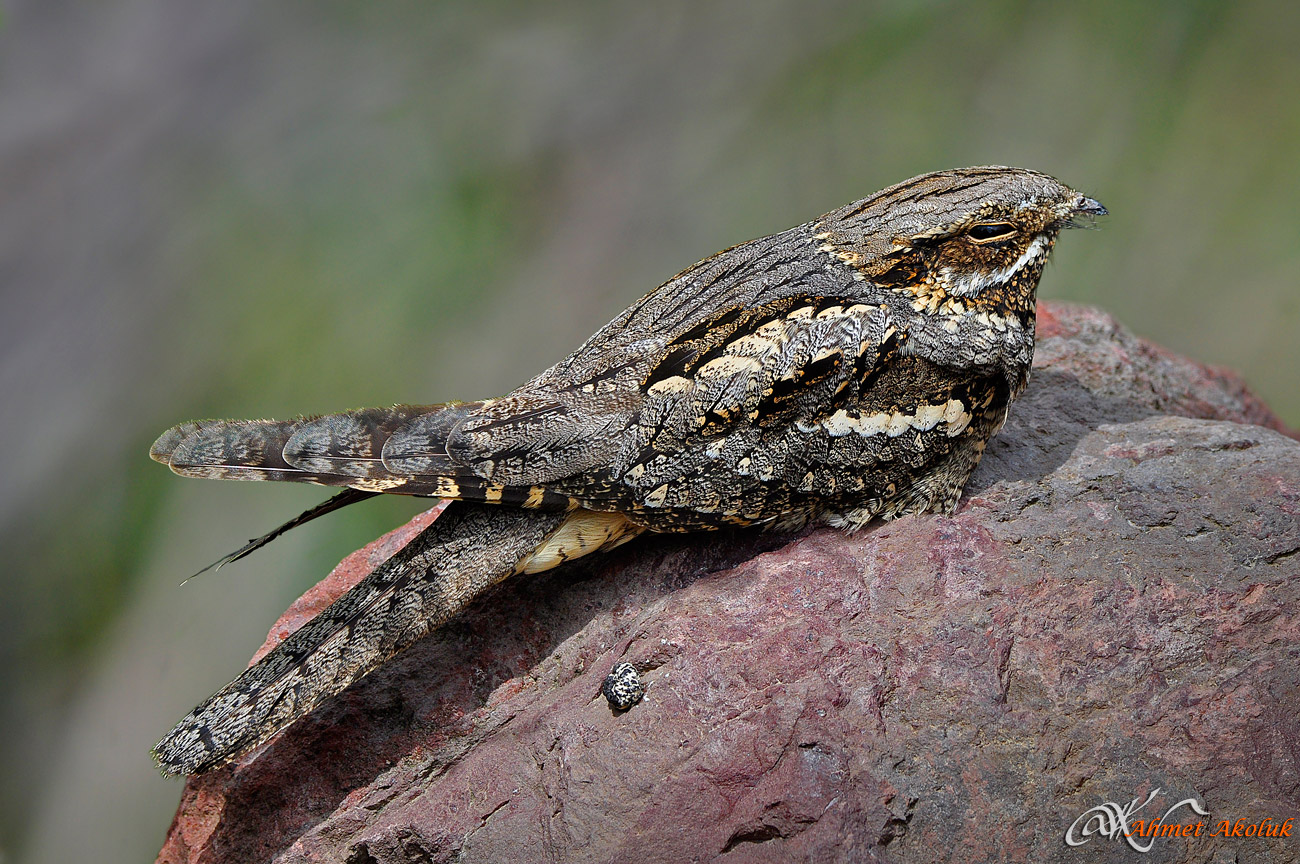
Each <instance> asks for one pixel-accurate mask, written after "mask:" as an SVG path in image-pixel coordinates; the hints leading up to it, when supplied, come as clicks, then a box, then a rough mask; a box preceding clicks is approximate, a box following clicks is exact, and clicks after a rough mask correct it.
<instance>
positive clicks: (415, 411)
mask: <svg viewBox="0 0 1300 864" xmlns="http://www.w3.org/2000/svg"><path fill="white" fill-rule="evenodd" d="M487 404H490V403H488V402H449V403H446V404H443V405H396V406H394V407H392V408H362V409H359V410H356V411H347V412H344V413H341V414H327V415H325V416H323V417H299V418H297V419H294V420H192V421H190V422H188V423H181V424H180V425H178V426H173V427H172V428H171V429H168V430H167V431H166V432H164V433H163V434H162V435H161V436H159V438H158V440H157V441H155V442H154V444H153V447H151V448H150V449H149V455H150V457H152V458H153V459H154V460H155V461H157V462H162V463H163V464H164V465H167V466H168V467H170V468H171V469H172V470H173V471H175V472H176V473H177V474H180V475H181V476H183V477H199V478H204V479H215V480H269V481H287V482H296V483H314V484H317V485H322V486H343V487H347V488H346V489H345V490H344V491H343V492H341V493H339V494H338V495H335V496H334V497H333V498H331V499H329V500H328V501H324V502H322V503H321V504H318V505H316V506H315V507H313V508H311V509H310V510H307V511H306V512H304V513H302V514H300V515H298V516H296V517H294V518H293V519H291V520H289V521H288V522H286V523H284V524H283V525H281V526H279V527H277V528H276V529H275V530H273V531H270V532H268V533H266V534H264V535H262V536H261V537H257V538H254V539H252V540H250V541H248V543H247V544H245V545H244V546H243V547H241V548H240V549H237V550H236V551H234V552H232V553H230V554H229V555H226V556H224V557H222V558H221V559H220V560H218V561H215V562H213V563H212V564H210V565H208V566H207V567H205V568H204V570H200V571H199V572H200V573H202V572H204V571H205V570H210V569H213V568H220V567H221V566H223V565H225V564H228V563H230V562H231V561H238V560H239V559H240V558H243V557H245V556H246V555H249V554H251V553H252V552H254V551H256V550H257V549H260V548H262V547H263V546H265V545H266V544H268V543H270V542H271V541H272V540H274V539H275V538H277V537H279V536H280V535H281V534H283V533H285V532H286V531H288V530H290V529H292V528H296V527H297V526H299V525H302V524H304V523H306V522H310V521H311V520H313V519H315V518H317V517H319V516H323V515H325V514H326V513H331V512H333V511H335V510H338V509H340V508H342V507H346V506H347V505H349V504H353V503H355V502H357V501H362V500H364V499H366V498H370V497H372V496H374V495H377V494H379V493H381V492H388V493H393V494H399V495H421V496H427V497H436V498H447V499H454V500H462V501H484V502H488V503H492V504H508V505H513V506H516V507H526V508H529V509H537V510H551V511H560V510H565V509H569V508H571V507H572V506H574V502H573V501H572V500H570V498H569V497H568V496H567V495H561V494H559V493H557V492H553V491H551V490H549V489H544V488H542V487H539V486H506V485H503V484H500V483H491V482H489V481H488V480H486V479H485V478H483V477H482V476H480V475H479V474H477V473H475V472H474V471H473V470H472V469H470V468H467V467H465V466H464V465H460V464H458V463H456V462H454V461H453V460H452V459H451V458H450V457H449V456H448V455H447V437H448V436H449V435H450V434H451V432H452V430H453V429H454V428H455V427H456V424H458V423H459V422H460V421H462V420H464V419H465V418H466V417H468V416H470V415H471V414H473V413H474V412H475V411H477V410H478V409H480V408H483V407H484V406H485V405H487ZM196 575H197V574H196Z"/></svg>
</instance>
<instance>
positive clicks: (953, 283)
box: [940, 234, 1047, 297]
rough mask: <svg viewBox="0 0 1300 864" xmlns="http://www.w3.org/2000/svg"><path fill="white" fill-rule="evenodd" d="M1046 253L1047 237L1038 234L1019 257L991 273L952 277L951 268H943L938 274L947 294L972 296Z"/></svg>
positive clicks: (1003, 281)
mask: <svg viewBox="0 0 1300 864" xmlns="http://www.w3.org/2000/svg"><path fill="white" fill-rule="evenodd" d="M1046 253H1047V238H1046V237H1044V236H1043V235H1042V234H1039V235H1038V236H1037V237H1035V238H1034V240H1033V242H1032V243H1030V244H1029V248H1028V249H1026V250H1025V251H1024V252H1023V253H1021V255H1020V257H1019V258H1017V259H1016V260H1015V261H1014V262H1012V263H1011V264H1009V265H1007V266H1006V267H1003V268H1001V269H998V270H994V271H993V272H992V273H972V274H969V275H966V276H960V277H954V276H953V273H952V270H951V269H949V268H944V269H943V270H941V271H940V276H941V277H942V279H943V282H944V287H945V289H946V290H947V292H948V293H949V294H953V295H955V296H957V297H974V296H975V295H977V294H979V293H980V292H981V291H983V290H985V289H986V288H991V287H993V286H994V285H1001V284H1003V283H1005V282H1007V281H1009V280H1010V279H1011V278H1012V277H1013V276H1015V275H1016V274H1017V273H1019V272H1020V271H1021V270H1023V269H1024V268H1025V267H1026V266H1028V265H1029V264H1031V263H1035V262H1037V261H1038V259H1040V258H1042V257H1043V256H1044V255H1045V254H1046Z"/></svg>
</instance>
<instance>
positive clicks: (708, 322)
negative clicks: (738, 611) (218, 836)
mask: <svg viewBox="0 0 1300 864" xmlns="http://www.w3.org/2000/svg"><path fill="white" fill-rule="evenodd" d="M1105 212H1106V211H1105V209H1104V208H1103V207H1102V206H1101V205H1100V204H1098V203H1097V202H1096V201H1094V200H1092V199H1090V198H1086V197H1084V196H1083V195H1081V194H1079V193H1078V192H1075V191H1073V190H1071V189H1069V188H1067V187H1066V186H1064V185H1062V184H1061V183H1059V182H1057V181H1056V180H1054V179H1052V178H1051V177H1048V176H1046V175H1043V174H1038V173H1035V172H1032V171H1025V170H1021V169H1017V168H1002V167H987V168H968V169H965V170H957V171H941V172H938V173H934V174H927V175H924V176H921V177H917V178H915V179H912V180H908V181H907V182H905V183H901V184H899V185H897V186H893V187H891V188H889V189H886V190H884V191H882V192H878V193H877V194H875V195H872V196H871V197H869V198H865V199H863V200H861V201H857V202H854V203H852V204H849V205H847V206H845V207H842V208H840V209H839V210H835V211H833V212H831V213H828V214H826V215H825V216H823V217H821V218H820V219H817V220H814V221H812V222H808V223H805V224H803V225H800V226H798V227H796V228H791V229H790V230H788V231H783V232H781V233H779V234H773V235H772V236H770V237H763V238H760V239H758V240H753V241H751V242H749V243H743V244H741V245H739V246H734V247H732V248H731V249H727V250H726V251H723V252H720V253H718V254H717V255H714V256H713V257H712V258H708V259H706V260H704V261H701V262H700V263H698V264H696V265H695V266H693V267H691V268H690V269H688V270H685V271H683V272H682V273H680V274H678V275H677V276H675V277H674V278H673V279H671V280H669V281H668V282H666V283H664V284H663V285H661V286H660V287H659V288H657V289H656V290H654V291H652V292H651V293H649V294H647V295H646V296H645V297H643V298H642V299H641V300H639V301H637V302H636V303H635V304H634V305H633V306H632V307H631V308H630V309H628V310H627V311H625V312H624V313H623V314H621V315H619V316H618V317H617V318H615V319H614V320H613V321H612V322H610V323H609V324H608V325H607V326H605V327H604V328H602V329H601V330H600V331H599V332H598V333H596V334H595V335H594V336H592V337H591V338H590V339H588V340H587V342H586V343H585V344H584V345H583V346H582V347H580V348H579V349H578V350H577V351H575V352H574V353H573V354H572V355H570V356H569V357H568V358H566V359H565V360H562V361H561V362H559V363H557V364H556V365H555V366H552V367H551V368H550V369H547V370H546V371H545V372H543V373H541V374H540V375H538V376H537V377H535V378H533V379H532V380H531V381H529V382H528V383H526V384H524V385H523V386H522V387H520V388H519V389H517V390H515V391H514V392H512V393H510V394H508V395H506V396H504V397H502V398H500V399H486V400H483V401H480V402H454V403H447V404H444V405H426V406H407V405H399V406H397V407H394V408H371V409H364V410H358V411H349V412H346V413H343V414H332V415H328V416H325V417H318V418H314V419H310V418H304V419H298V420H289V421H270V420H243V421H200V422H192V423H185V424H182V425H180V426H177V427H175V428H173V429H171V430H169V431H168V432H166V433H165V434H164V435H163V436H162V437H161V438H159V439H158V441H157V443H156V444H155V445H154V447H153V450H152V453H151V455H152V456H153V458H155V459H157V460H158V461H160V462H164V463H166V464H167V465H169V466H170V467H171V468H172V470H173V471H175V472H176V473H178V474H183V475H185V476H187V477H211V478H220V479H236V480H294V481H303V482H308V483H318V484H323V485H327V486H342V487H348V491H346V492H344V493H343V494H342V495H340V496H337V497H336V498H335V499H332V500H331V501H329V502H326V503H325V504H324V505H322V506H321V507H319V508H317V509H316V510H313V511H308V513H305V514H303V516H302V517H300V518H299V519H297V520H294V522H292V523H289V525H288V526H284V527H292V525H294V524H300V523H301V522H302V521H306V520H307V519H310V518H314V517H315V516H318V515H320V514H321V513H324V512H327V511H329V510H331V509H336V508H337V507H339V506H343V505H344V504H348V503H351V502H352V501H355V500H359V499H361V498H365V497H369V496H370V495H372V494H377V493H381V492H388V493H398V494H406V495H427V496H436V497H439V498H447V499H454V500H453V503H452V504H451V505H450V506H449V507H448V508H447V510H446V511H445V512H444V513H443V514H442V515H441V516H440V517H439V518H438V519H437V521H435V522H434V523H433V524H432V525H430V526H429V527H428V528H426V529H424V531H423V532H422V533H421V534H419V535H418V536H417V537H416V538H415V539H414V540H412V541H411V542H410V544H409V545H407V546H406V547H405V548H403V549H402V550H401V551H400V552H398V553H397V554H395V555H393V556H392V557H391V558H390V559H388V560H387V561H386V562H384V563H383V564H382V565H380V566H379V567H378V568H377V569H376V570H375V571H374V572H373V573H371V574H370V575H369V576H367V577H366V578H365V579H363V580H362V581H361V582H360V583H359V584H357V585H356V587H354V588H352V590H350V591H348V592H347V593H346V594H345V595H343V596H342V597H341V598H339V600H338V601H336V602H335V603H334V604H333V605H331V606H330V607H329V608H328V609H326V610H325V611H324V612H322V613H321V614H320V615H318V616H317V617H316V618H315V619H313V620H312V621H310V622H309V623H308V624H306V625H305V626H303V627H302V628H301V629H299V630H298V631H297V632H295V633H293V634H292V635H291V636H289V637H288V638H287V639H286V640H285V641H284V642H282V643H281V644H280V645H279V646H278V647H277V648H275V650H273V651H272V652H271V653H270V654H268V655H267V656H266V657H265V658H263V659H262V660H261V661H259V662H258V663H256V664H255V665H253V666H252V667H251V668H249V669H248V670H247V671H246V672H244V673H243V674H242V675H240V676H239V677H238V678H236V679H235V680H234V681H233V682H231V683H230V684H229V685H227V686H226V687H225V688H223V689H222V690H221V691H220V692H219V693H217V694H216V695H214V696H213V697H212V698H210V699H209V700H208V701H206V702H204V703H203V704H202V705H200V706H199V707H198V708H196V709H194V711H192V712H191V713H190V714H189V716H187V717H186V718H185V719H184V720H182V721H181V722H180V723H179V724H178V725H177V726H176V728H175V729H173V730H172V731H171V732H170V733H169V734H168V735H167V737H165V738H164V739H163V740H162V741H161V742H160V743H159V744H158V745H157V747H156V748H155V751H154V752H155V756H156V757H157V760H158V762H159V765H160V766H161V768H162V769H163V771H165V772H167V773H171V774H190V773H196V772H201V771H206V770H208V769H211V768H213V767H216V766H219V765H222V764H224V763H226V762H229V761H230V760H232V759H234V758H236V757H238V756H240V755H241V754H243V753H245V752H246V751H248V750H249V749H251V748H252V747H254V746H256V745H258V744H260V743H261V742H263V741H265V740H266V739H267V738H269V737H270V736H271V735H273V734H274V733H275V732H277V731H278V730H280V729H282V728H284V727H285V726H287V725H288V724H290V723H292V722H293V721H294V720H296V719H298V718H299V717H301V716H303V715H304V714H306V713H308V712H309V711H311V710H312V709H313V708H314V707H315V706H317V705H318V704H320V703H321V702H322V700H324V699H326V698H328V697H330V696H332V695H334V694H336V693H338V692H339V691H341V690H343V689H344V688H345V687H347V686H348V685H349V684H351V683H352V682H354V681H356V680H357V679H359V678H361V677H362V676H363V675H365V674H366V673H367V672H369V671H370V670H372V669H374V668H375V667H376V666H378V665H379V664H381V663H382V662H383V661H384V660H385V659H387V658H388V657H390V656H392V655H393V654H394V653H396V652H398V651H401V650H402V649H403V648H405V647H406V646H408V645H410V644H411V643H412V642H414V641H415V640H417V639H419V638H420V637H421V636H423V635H424V634H425V633H427V632H428V631H429V630H430V629H432V628H435V627H438V626H440V625H441V624H443V623H444V622H446V621H447V620H448V619H449V618H451V617H452V616H454V615H455V614H456V613H457V612H458V611H460V610H461V609H463V608H464V607H465V606H466V604H468V603H469V602H470V601H471V600H472V599H473V598H475V597H477V596H479V595H480V594H481V593H482V592H483V591H484V590H486V589H487V588H488V587H490V586H492V585H494V584H495V583H497V582H499V581H500V580H502V579H505V578H506V577H508V576H511V575H513V574H518V573H536V572H540V571H543V570H547V569H549V568H551V567H554V566H556V565H558V564H561V563H563V562H565V561H568V560H570V559H573V558H577V557H579V556H582V555H587V554H589V553H592V552H597V551H601V550H606V549H611V548H613V547H615V546H618V545H619V544H621V543H624V542H626V541H628V540H630V539H632V538H633V537H635V536H637V535H638V534H642V533H645V532H678V531H700V530H710V529H714V528H718V527H719V526H723V525H749V526H759V527H762V528H767V529H773V530H791V529H797V528H800V527H802V526H805V525H809V524H824V525H833V526H839V527H843V528H847V529H855V528H859V527H861V526H862V525H864V524H866V523H867V522H869V521H870V520H872V519H874V518H877V517H881V518H886V519H888V518H892V517H896V516H901V515H905V514H910V513H925V512H938V513H949V512H951V511H952V509H953V508H954V507H955V506H956V503H957V500H958V498H959V497H960V495H961V490H962V488H963V486H964V485H965V483H966V481H967V479H968V478H969V477H970V475H971V472H972V471H973V470H974V468H975V465H976V463H978V462H979V459H980V455H981V453H983V451H984V447H985V445H986V444H987V443H988V440H989V437H990V436H992V435H993V434H994V433H995V432H996V431H997V430H998V429H999V428H1000V427H1001V426H1002V424H1003V422H1004V421H1005V420H1006V417H1007V410H1008V407H1009V406H1010V404H1011V402H1012V400H1013V399H1015V398H1016V396H1018V395H1019V394H1020V392H1021V391H1022V390H1023V389H1024V387H1025V383H1026V381H1027V379H1028V376H1029V366H1030V362H1031V360H1032V358H1033V351H1034V306H1035V291H1036V288H1037V285H1038V279H1039V276H1040V275H1041V274H1042V271H1043V266H1044V264H1045V263H1046V262H1047V257H1048V253H1049V252H1050V251H1051V249H1052V245H1053V243H1054V242H1055V240H1056V237H1057V235H1058V233H1059V232H1060V231H1061V229H1063V228H1068V227H1073V226H1074V225H1075V224H1076V220H1078V219H1079V218H1080V217H1092V216H1095V215H1099V214H1104V213H1105ZM281 530H283V528H282V529H278V530H277V531H276V532H272V534H271V535H268V536H267V538H262V540H260V541H255V542H254V543H253V544H250V547H249V548H253V547H256V546H257V545H260V544H261V543H262V542H265V541H266V540H267V539H269V538H270V537H272V536H275V534H277V533H279V531H281ZM243 551H247V549H246V550H241V554H242V552H243ZM232 557H235V556H232Z"/></svg>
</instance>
